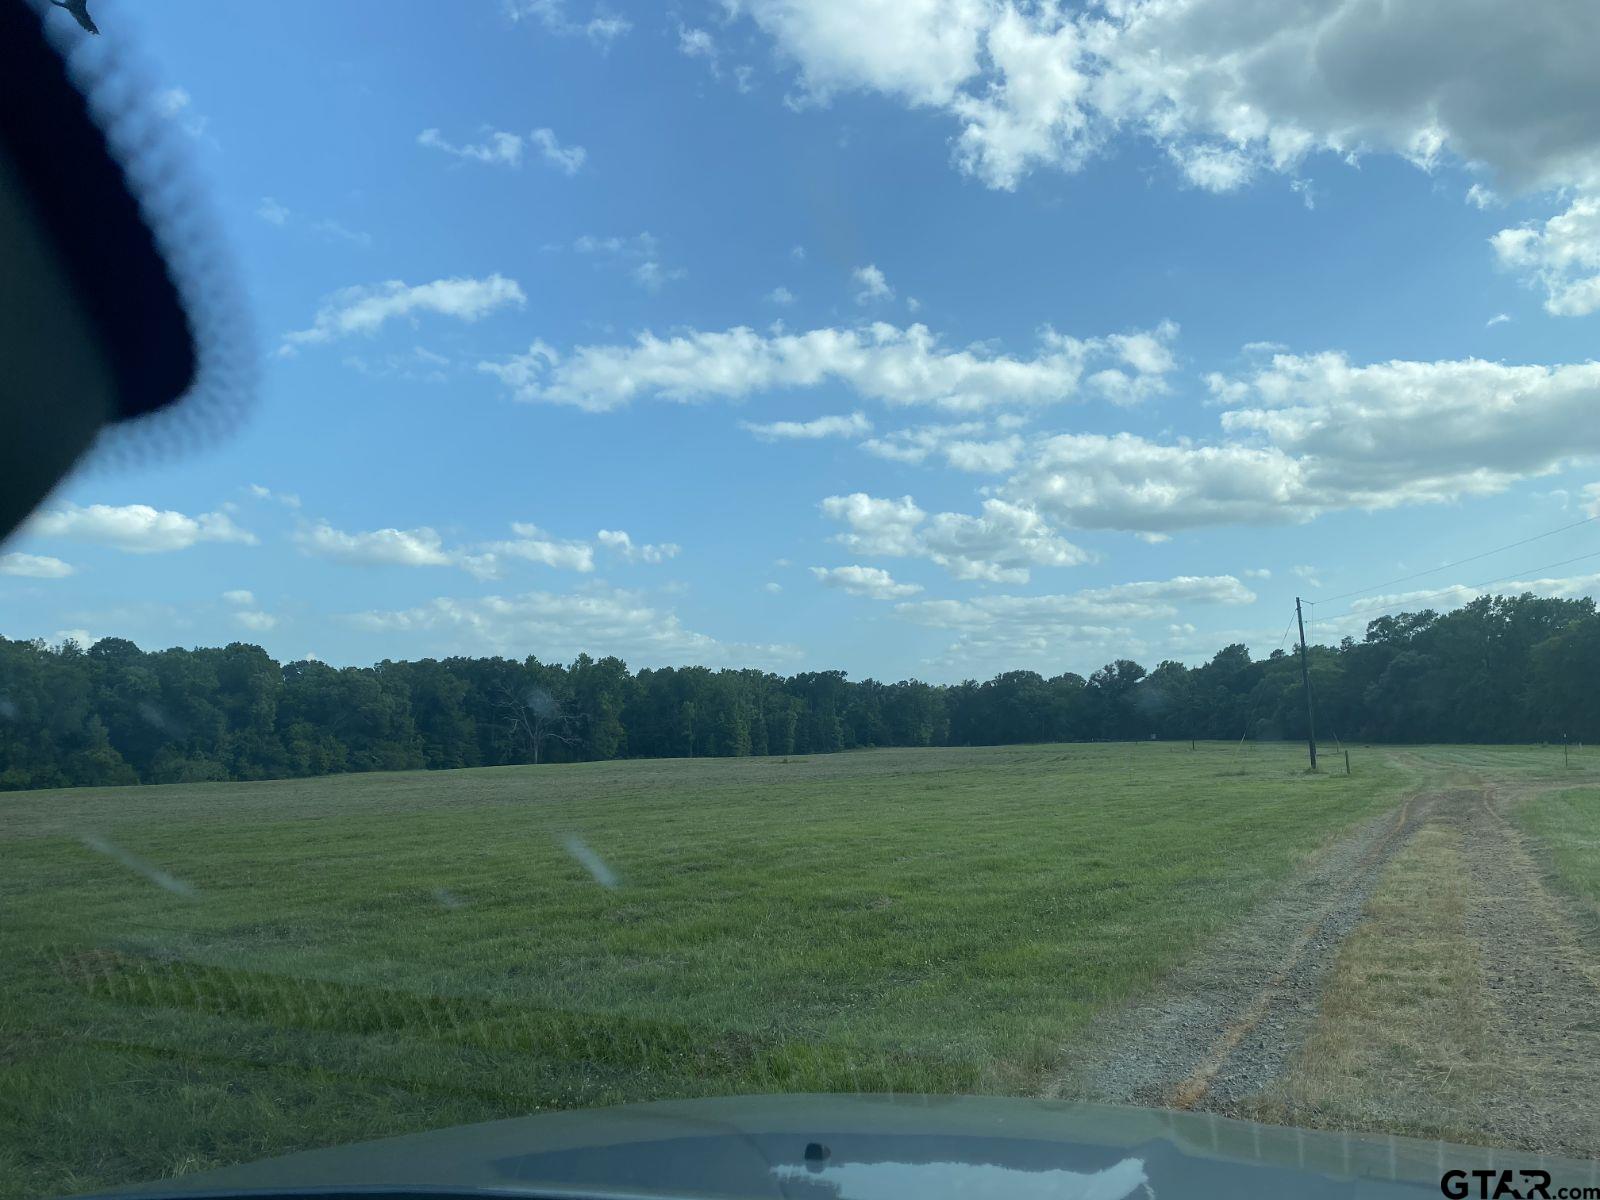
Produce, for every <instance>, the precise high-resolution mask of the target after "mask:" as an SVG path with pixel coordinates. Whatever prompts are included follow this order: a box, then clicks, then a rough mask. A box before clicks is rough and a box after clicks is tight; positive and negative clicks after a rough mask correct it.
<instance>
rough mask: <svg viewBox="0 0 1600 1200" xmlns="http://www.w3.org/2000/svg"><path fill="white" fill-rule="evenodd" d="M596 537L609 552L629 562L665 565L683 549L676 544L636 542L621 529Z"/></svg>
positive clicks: (611, 530)
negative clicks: (664, 563)
mask: <svg viewBox="0 0 1600 1200" xmlns="http://www.w3.org/2000/svg"><path fill="white" fill-rule="evenodd" d="M594 536H595V540H596V541H598V542H599V543H600V544H601V545H602V546H604V547H605V548H606V549H607V550H610V551H611V552H612V553H613V554H617V555H619V556H621V557H622V558H624V559H626V560H627V561H628V562H646V563H663V562H666V561H667V559H669V558H676V557H677V556H678V554H679V552H681V551H682V549H683V547H682V546H680V545H678V544H677V543H676V542H660V543H655V544H650V543H640V542H635V541H634V540H633V539H632V538H631V537H629V536H628V535H627V534H626V533H625V532H623V531H622V530H620V529H602V530H601V531H600V532H599V533H597V534H595V535H594Z"/></svg>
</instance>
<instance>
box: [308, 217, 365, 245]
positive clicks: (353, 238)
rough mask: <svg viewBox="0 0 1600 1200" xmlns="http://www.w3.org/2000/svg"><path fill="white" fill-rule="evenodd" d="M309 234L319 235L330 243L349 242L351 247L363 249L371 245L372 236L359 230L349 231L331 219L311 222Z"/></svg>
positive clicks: (346, 227) (349, 229)
mask: <svg viewBox="0 0 1600 1200" xmlns="http://www.w3.org/2000/svg"><path fill="white" fill-rule="evenodd" d="M311 232H312V233H317V234H321V235H322V237H323V238H325V239H326V240H328V241H330V242H349V243H350V244H351V245H352V246H360V247H362V248H363V249H366V248H367V247H369V246H371V245H372V235H371V234H370V233H363V232H362V231H361V230H359V229H351V228H349V227H348V226H346V225H341V224H340V223H339V222H338V221H335V220H333V219H332V218H331V217H324V218H323V219H322V220H320V221H313V222H312V223H311Z"/></svg>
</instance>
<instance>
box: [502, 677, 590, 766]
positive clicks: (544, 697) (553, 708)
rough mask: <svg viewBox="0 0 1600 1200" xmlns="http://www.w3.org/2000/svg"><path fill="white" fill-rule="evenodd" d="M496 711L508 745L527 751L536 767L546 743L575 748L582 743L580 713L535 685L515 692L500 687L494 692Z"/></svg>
mask: <svg viewBox="0 0 1600 1200" xmlns="http://www.w3.org/2000/svg"><path fill="white" fill-rule="evenodd" d="M495 709H496V710H497V711H498V712H499V714H500V718H501V721H502V727H503V728H504V730H505V734H506V737H507V739H508V741H509V742H510V744H511V746H512V747H514V748H515V747H519V746H521V747H526V748H527V749H529V750H530V751H531V752H532V753H533V762H534V765H535V766H537V765H538V764H539V756H540V753H541V750H542V748H543V746H544V744H545V742H547V741H557V742H560V743H562V744H563V745H567V746H575V745H577V744H578V743H579V742H580V741H582V734H581V732H580V731H579V728H578V727H579V726H580V725H581V724H582V721H583V714H581V713H574V712H572V711H571V710H570V708H569V707H568V706H567V705H566V704H565V703H563V702H562V701H561V700H559V699H557V698H556V697H555V696H553V695H551V694H550V692H549V690H548V689H546V688H542V687H538V686H534V687H529V688H524V689H522V690H521V691H517V690H514V689H512V688H509V687H507V686H505V685H504V684H501V685H500V687H499V688H498V689H497V692H496V700H495Z"/></svg>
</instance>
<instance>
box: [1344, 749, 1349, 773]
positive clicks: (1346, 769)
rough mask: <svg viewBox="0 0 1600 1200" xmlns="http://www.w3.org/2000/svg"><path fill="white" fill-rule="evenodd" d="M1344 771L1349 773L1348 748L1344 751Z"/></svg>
mask: <svg viewBox="0 0 1600 1200" xmlns="http://www.w3.org/2000/svg"><path fill="white" fill-rule="evenodd" d="M1344 773H1345V774H1346V775H1348V774H1350V751H1348V750H1346V751H1345V752H1344Z"/></svg>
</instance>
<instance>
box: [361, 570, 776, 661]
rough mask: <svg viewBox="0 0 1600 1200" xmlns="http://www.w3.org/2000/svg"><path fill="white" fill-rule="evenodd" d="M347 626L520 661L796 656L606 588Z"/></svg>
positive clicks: (368, 617)
mask: <svg viewBox="0 0 1600 1200" xmlns="http://www.w3.org/2000/svg"><path fill="white" fill-rule="evenodd" d="M349 621H350V623H351V624H352V625H354V626H355V627H356V628H359V629H364V630H368V631H371V632H375V633H404V634H433V635H435V637H434V638H433V639H432V641H433V644H435V645H439V646H440V647H441V649H447V650H453V651H457V652H460V653H469V654H485V653H498V654H509V655H511V656H513V657H518V658H520V657H522V656H523V655H527V654H537V655H538V656H539V657H540V658H543V659H547V660H548V659H562V658H570V657H572V656H574V655H576V654H578V653H579V652H580V651H582V652H587V653H590V654H596V655H604V654H616V655H619V656H621V657H623V658H625V659H627V660H629V661H630V662H631V663H633V664H634V665H649V666H660V665H664V664H668V663H674V664H676V663H696V664H700V663H728V664H745V663H749V664H753V665H764V664H776V663H783V662H789V661H792V660H793V659H794V658H795V657H797V655H798V653H799V652H798V650H796V649H795V647H793V646H788V645H741V644H736V643H725V642H720V641H718V640H717V639H715V638H713V637H710V636H708V635H706V634H703V633H698V632H695V631H693V630H690V629H686V628H684V626H683V623H682V622H681V621H680V620H679V619H678V617H677V615H676V614H674V613H671V612H664V611H662V610H660V609H657V608H655V607H653V606H652V605H650V604H649V603H648V602H647V601H646V600H645V599H644V598H643V597H642V596H640V595H638V594H637V593H633V592H627V591H621V590H616V589H610V588H605V587H601V586H595V587H592V588H587V589H582V590H579V591H577V592H573V593H570V594H565V595H561V594H554V593H550V592H538V591H535V592H525V593H522V594H521V595H516V596H487V597H484V598H482V599H454V598H450V597H439V598H437V599H435V600H431V601H429V602H428V603H426V604H422V605H418V606H416V607H414V608H408V609H400V610H393V611H369V612H363V613H357V614H353V615H352V616H351V617H350V618H349Z"/></svg>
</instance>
